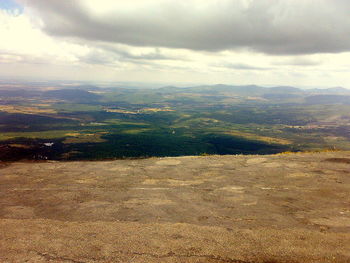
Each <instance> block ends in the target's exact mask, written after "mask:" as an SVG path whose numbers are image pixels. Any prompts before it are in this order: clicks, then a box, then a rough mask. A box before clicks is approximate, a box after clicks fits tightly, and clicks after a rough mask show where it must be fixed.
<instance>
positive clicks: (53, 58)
mask: <svg viewBox="0 0 350 263" xmlns="http://www.w3.org/2000/svg"><path fill="white" fill-rule="evenodd" d="M349 14H350V1H349V0H300V1H299V0H184V1H179V0H129V1H125V0H69V1H64V0H0V36H1V41H0V77H1V78H22V79H26V78H27V79H37V80H43V79H58V80H88V81H133V82H153V83H156V82H159V83H173V84H177V83H193V84H195V83H227V84H260V85H294V86H313V87H317V86H320V87H325V86H331V87H333V86H343V87H347V88H350V74H349V69H350V15H349Z"/></svg>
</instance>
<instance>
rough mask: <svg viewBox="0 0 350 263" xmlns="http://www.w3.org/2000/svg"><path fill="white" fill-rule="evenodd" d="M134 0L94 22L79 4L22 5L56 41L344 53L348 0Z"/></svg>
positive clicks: (53, 0)
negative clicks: (128, 6)
mask: <svg viewBox="0 0 350 263" xmlns="http://www.w3.org/2000/svg"><path fill="white" fill-rule="evenodd" d="M19 1H25V0H19ZM116 2H120V3H121V4H122V3H123V1H120V0H116ZM140 2H142V1H140ZM140 2H137V1H135V8H132V9H129V10H128V11H127V12H125V10H124V11H123V10H119V9H111V11H110V13H108V14H106V15H104V16H96V15H95V14H94V13H93V12H91V10H88V9H87V8H86V7H85V6H84V1H83V0H75V1H63V0H50V1H47V0H27V1H26V3H27V5H28V6H29V7H31V8H33V9H34V10H36V14H37V15H38V16H39V17H40V18H41V19H42V20H43V22H44V25H45V27H44V30H45V31H46V32H47V33H49V34H51V35H55V36H63V37H74V38H79V39H85V40H90V41H91V40H92V41H103V42H112V43H122V44H127V45H132V46H145V47H168V48H185V49H192V50H206V51H220V50H229V49H250V50H254V51H258V52H263V53H267V54H276V55H289V54H290V55H292V54H314V53H337V52H343V51H350V16H349V14H350V1H348V0H317V1H316V0H300V1H299V0H207V1H198V0H186V1H178V0H158V1H153V4H152V2H151V1H147V2H150V4H149V5H143V6H142V8H137V5H138V4H139V3H140ZM103 3H104V2H103V1H102V2H101V3H100V2H99V1H96V5H99V4H103Z"/></svg>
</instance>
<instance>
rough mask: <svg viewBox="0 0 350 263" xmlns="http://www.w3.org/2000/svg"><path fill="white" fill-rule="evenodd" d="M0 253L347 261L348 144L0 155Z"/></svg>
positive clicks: (80, 258)
mask: <svg viewBox="0 0 350 263" xmlns="http://www.w3.org/2000/svg"><path fill="white" fill-rule="evenodd" d="M0 262H132V263H134V262H135V263H137V262H198V263H199V262H217V263H220V262H235V263H260V262H261V263H278V262H291V263H295V262H313V263H316V262H317V263H319V262H340V263H342V262H344V263H345V262H350V153H349V152H328V153H303V154H285V155H271V156H264V157H261V156H204V157H179V158H151V159H140V160H117V161H104V162H41V163H39V162H38V163H35V162H32V163H8V164H2V165H1V169H0Z"/></svg>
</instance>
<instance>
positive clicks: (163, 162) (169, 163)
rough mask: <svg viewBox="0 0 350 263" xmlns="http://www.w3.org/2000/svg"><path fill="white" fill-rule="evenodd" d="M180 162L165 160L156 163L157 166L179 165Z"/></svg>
mask: <svg viewBox="0 0 350 263" xmlns="http://www.w3.org/2000/svg"><path fill="white" fill-rule="evenodd" d="M180 163H181V161H179V160H174V159H165V160H160V161H158V162H156V164H157V165H179V164H180Z"/></svg>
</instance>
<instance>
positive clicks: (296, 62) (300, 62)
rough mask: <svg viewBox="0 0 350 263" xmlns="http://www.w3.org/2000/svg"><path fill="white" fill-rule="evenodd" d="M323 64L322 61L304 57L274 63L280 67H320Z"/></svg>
mask: <svg viewBox="0 0 350 263" xmlns="http://www.w3.org/2000/svg"><path fill="white" fill-rule="evenodd" d="M321 64H322V61H319V60H314V59H309V58H302V57H295V58H292V59H288V60H282V61H277V62H274V63H273V65H278V66H319V65H321Z"/></svg>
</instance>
